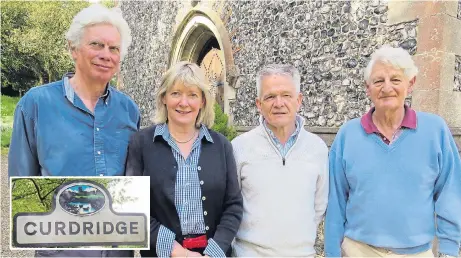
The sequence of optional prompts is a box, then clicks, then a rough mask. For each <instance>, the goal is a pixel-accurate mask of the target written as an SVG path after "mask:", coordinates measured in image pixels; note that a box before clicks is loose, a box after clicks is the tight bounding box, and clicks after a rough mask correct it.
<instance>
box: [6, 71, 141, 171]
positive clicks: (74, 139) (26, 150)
mask: <svg viewBox="0 0 461 258" xmlns="http://www.w3.org/2000/svg"><path fill="white" fill-rule="evenodd" d="M139 126H140V114H139V109H138V107H137V105H136V104H135V103H134V102H133V100H131V99H130V98H129V97H128V96H126V95H125V94H123V93H121V92H120V91H118V90H116V89H114V88H113V87H111V86H108V87H107V90H106V92H105V94H104V95H103V96H101V97H100V98H99V100H98V102H97V103H96V107H95V109H94V112H93V113H92V112H91V111H90V110H88V109H87V108H86V107H85V105H84V104H83V101H82V100H81V99H80V98H79V97H78V96H77V94H76V93H75V91H74V90H73V88H72V86H71V85H70V83H69V77H67V75H66V76H64V78H63V79H62V80H61V81H57V82H53V83H50V84H46V85H43V86H39V87H35V88H32V89H30V90H29V91H28V92H27V93H26V94H25V95H24V97H22V98H21V100H20V101H19V103H18V104H17V107H16V110H15V113H14V123H13V134H12V138H11V143H10V151H9V154H8V174H9V176H39V175H42V176H116V175H123V174H124V170H125V161H126V155H127V148H128V141H129V138H130V136H131V135H132V134H133V133H134V132H136V131H137V130H138V129H139Z"/></svg>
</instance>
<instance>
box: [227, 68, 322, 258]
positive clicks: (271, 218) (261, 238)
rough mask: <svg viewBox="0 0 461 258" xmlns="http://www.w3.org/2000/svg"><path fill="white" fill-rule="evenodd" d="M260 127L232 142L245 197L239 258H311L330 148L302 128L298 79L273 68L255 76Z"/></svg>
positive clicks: (296, 74)
mask: <svg viewBox="0 0 461 258" xmlns="http://www.w3.org/2000/svg"><path fill="white" fill-rule="evenodd" d="M256 86H257V98H256V106H257V108H258V110H259V112H260V114H261V118H260V125H259V126H257V127H256V128H255V129H253V130H251V131H249V132H247V133H244V134H242V135H240V136H238V137H237V138H235V139H234V140H233V141H232V146H233V148H234V156H235V159H236V163H237V176H238V179H239V184H240V187H241V191H242V196H243V219H242V223H241V225H240V228H239V231H238V233H237V236H236V238H235V241H234V244H233V253H234V255H236V256H239V257H242V256H244V257H254V256H314V255H315V249H314V243H315V238H316V232H317V226H318V225H319V223H320V222H321V220H322V218H323V215H324V213H325V209H326V207H327V199H328V148H327V146H326V144H325V143H324V142H323V140H322V139H320V137H318V136H316V135H314V134H312V133H310V132H307V131H306V130H305V129H304V119H303V118H302V117H301V116H299V115H297V112H298V111H299V108H300V107H301V102H302V95H301V93H300V75H299V72H298V70H297V69H296V68H294V67H293V66H291V65H283V64H273V65H268V66H266V67H264V68H263V69H262V70H261V71H260V72H259V73H258V76H257V81H256Z"/></svg>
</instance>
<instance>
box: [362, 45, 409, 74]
mask: <svg viewBox="0 0 461 258" xmlns="http://www.w3.org/2000/svg"><path fill="white" fill-rule="evenodd" d="M378 61H379V62H383V63H387V64H390V65H392V66H393V67H394V68H397V69H402V70H403V73H404V74H405V76H406V77H407V78H408V79H409V80H411V79H413V77H415V76H416V75H417V74H418V68H417V67H416V65H415V62H414V61H413V59H412V58H411V55H410V54H409V53H408V52H407V51H406V50H405V49H403V48H400V47H397V48H395V47H391V46H389V45H384V46H382V47H381V48H379V49H378V50H376V51H375V52H374V53H373V54H372V55H371V59H370V61H369V62H368V65H367V67H366V68H365V70H364V78H365V81H366V82H368V80H369V79H370V76H371V71H372V69H373V66H374V65H375V63H376V62H378Z"/></svg>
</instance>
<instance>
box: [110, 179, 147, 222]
mask: <svg viewBox="0 0 461 258" xmlns="http://www.w3.org/2000/svg"><path fill="white" fill-rule="evenodd" d="M123 178H128V177H123ZM129 178H131V182H130V183H125V182H119V183H118V184H117V185H115V186H114V187H110V188H109V189H108V190H109V192H110V193H111V195H112V196H114V195H116V194H117V193H119V192H120V190H121V189H122V188H124V189H125V196H130V197H134V198H136V199H137V200H136V201H134V202H126V203H124V204H122V205H120V204H115V203H114V204H113V205H112V207H113V208H114V211H116V212H141V213H144V214H146V216H147V217H149V215H150V213H149V210H150V203H149V198H150V180H149V177H145V176H142V177H141V176H135V177H129Z"/></svg>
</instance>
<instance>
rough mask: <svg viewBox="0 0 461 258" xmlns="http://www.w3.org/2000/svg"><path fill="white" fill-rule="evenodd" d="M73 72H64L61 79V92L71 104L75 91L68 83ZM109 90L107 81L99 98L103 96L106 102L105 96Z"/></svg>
mask: <svg viewBox="0 0 461 258" xmlns="http://www.w3.org/2000/svg"><path fill="white" fill-rule="evenodd" d="M74 74H75V73H72V72H69V73H66V74H64V76H63V77H62V80H63V83H64V87H63V94H64V96H65V97H66V98H67V99H68V100H69V101H70V102H71V103H72V104H73V103H74V98H75V91H74V88H72V85H70V82H69V79H70V78H72V77H73V76H74ZM110 91H111V88H110V85H109V83H107V85H106V90H105V92H104V94H103V95H102V96H101V98H103V99H104V101H105V102H107V97H108V96H109V92H110ZM106 104H107V103H106Z"/></svg>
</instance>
